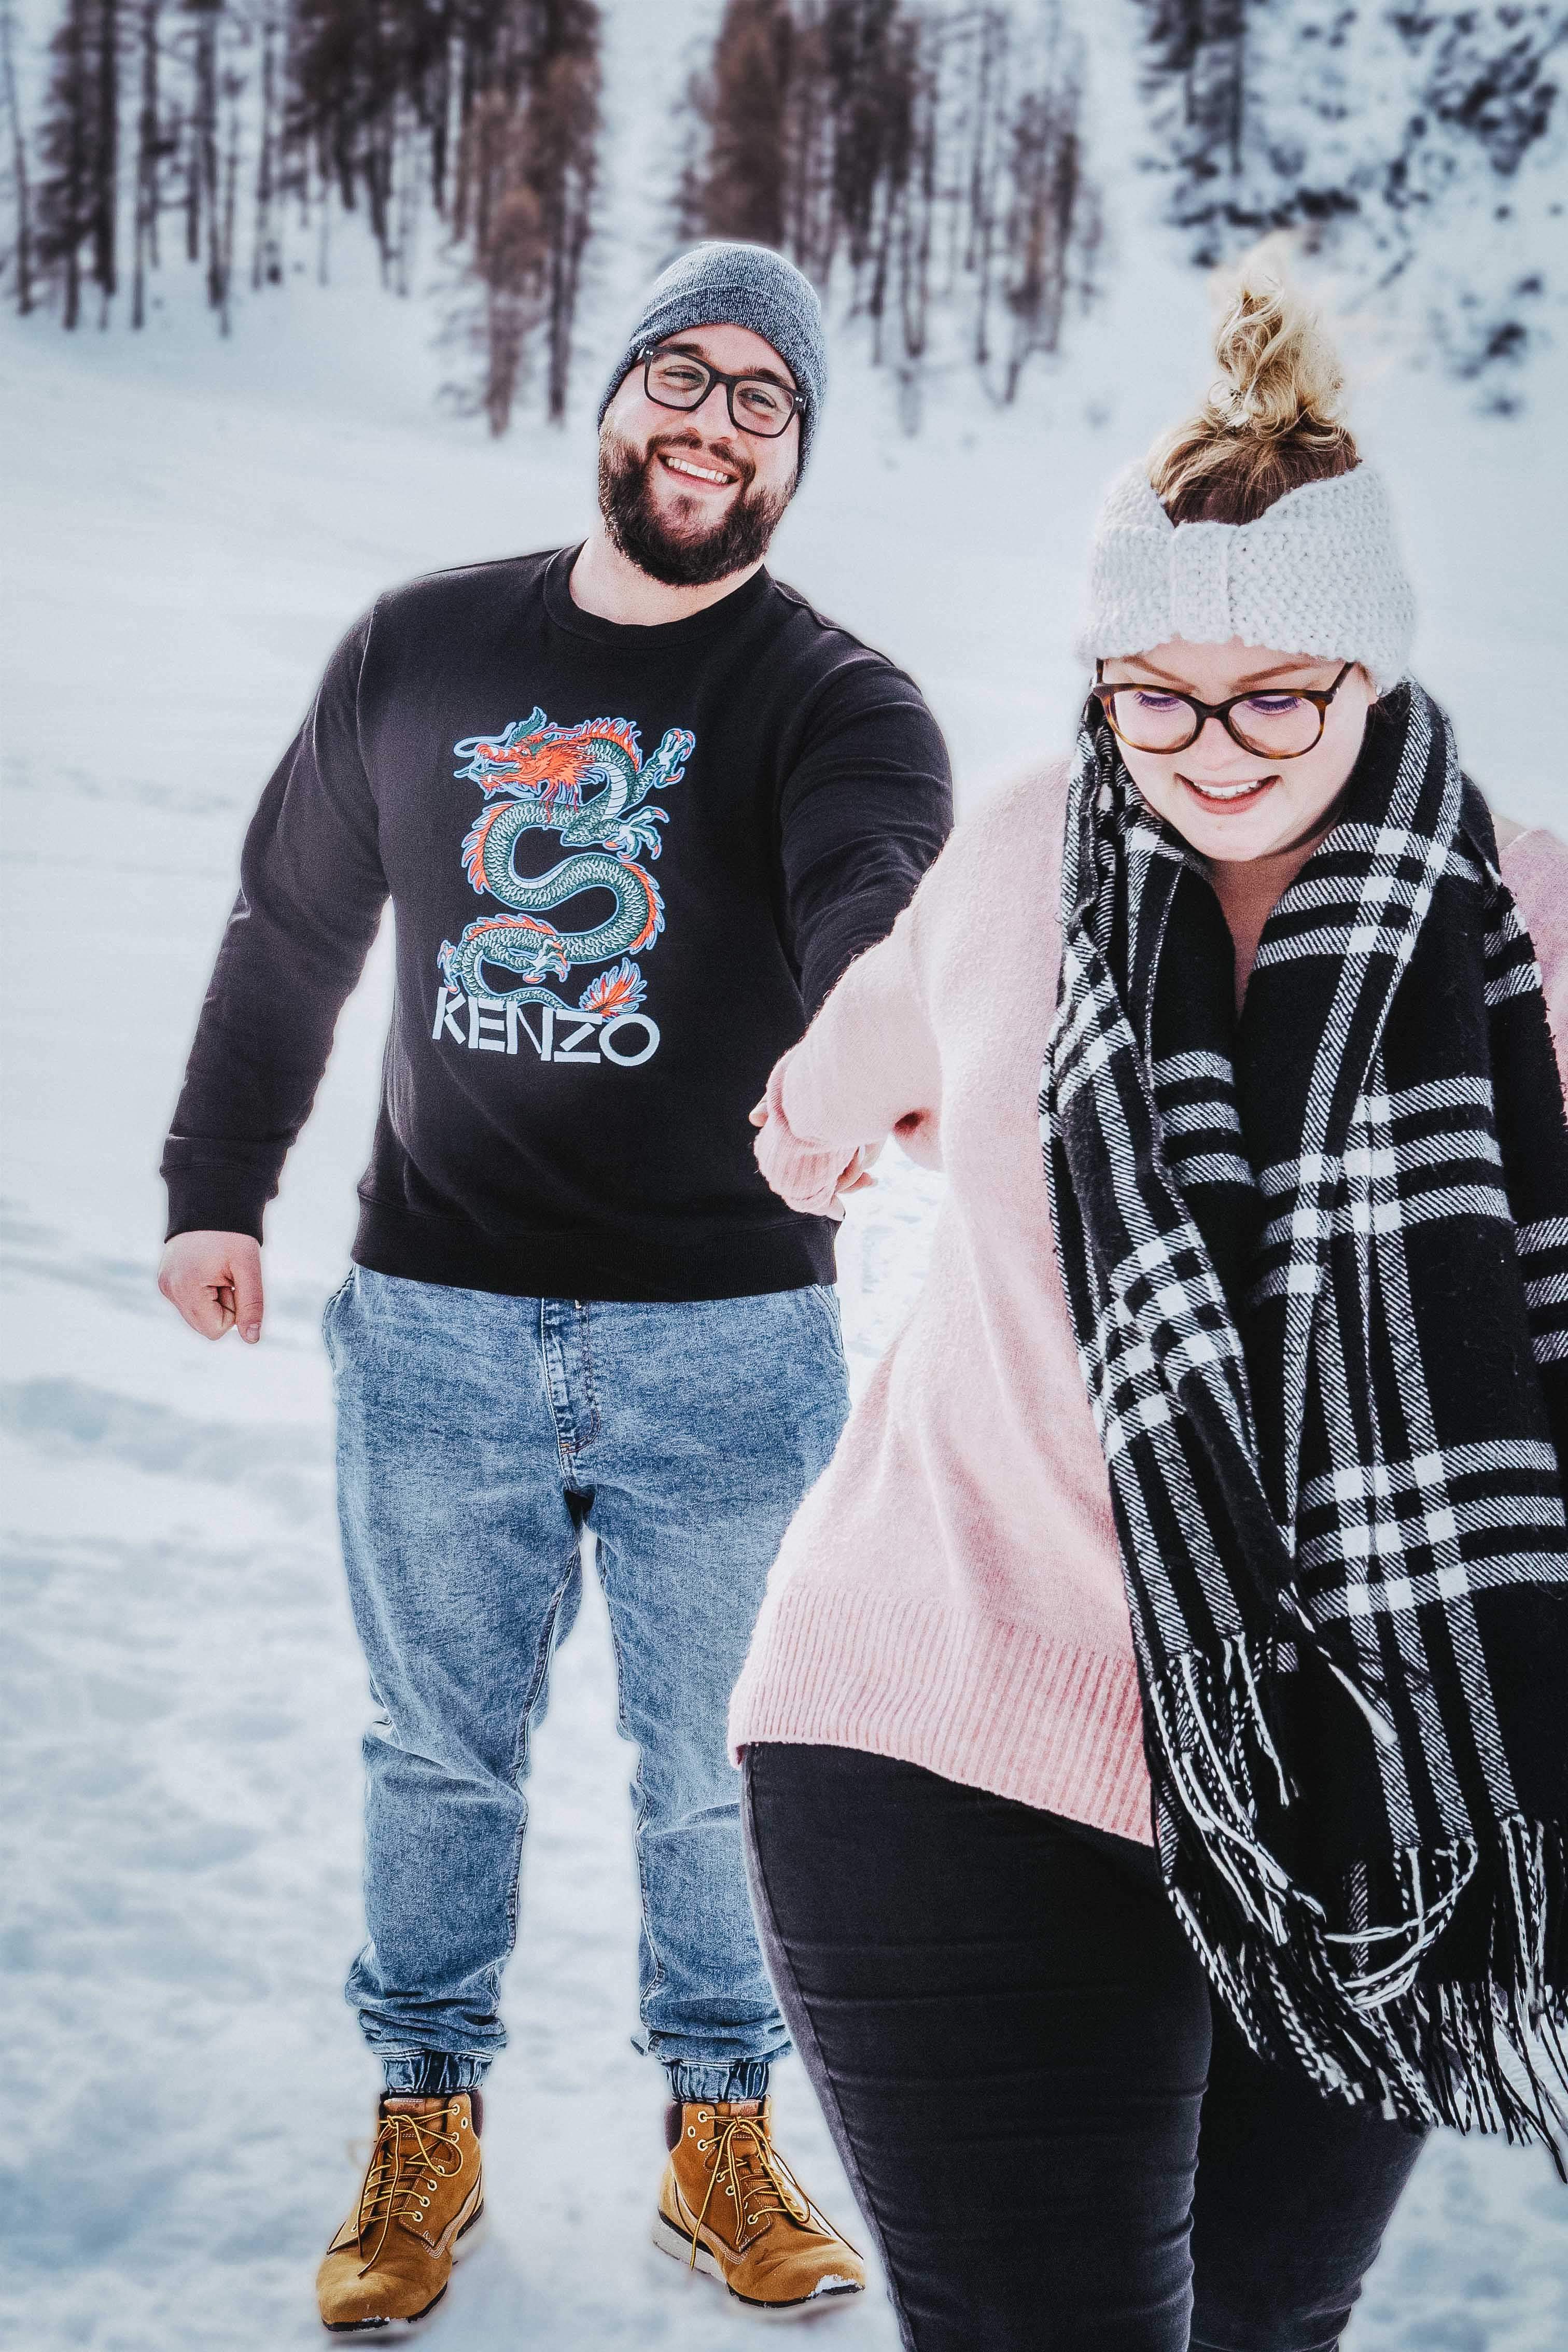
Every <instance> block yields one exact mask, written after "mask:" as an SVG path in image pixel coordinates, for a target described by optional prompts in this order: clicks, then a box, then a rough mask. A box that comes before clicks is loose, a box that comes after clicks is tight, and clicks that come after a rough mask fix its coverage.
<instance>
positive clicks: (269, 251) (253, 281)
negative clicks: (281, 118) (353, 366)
mask: <svg viewBox="0 0 1568 2352" xmlns="http://www.w3.org/2000/svg"><path fill="white" fill-rule="evenodd" d="M277 49H278V25H277V21H276V19H275V18H274V17H273V16H272V15H271V14H270V12H268V15H267V16H264V17H263V18H262V22H261V92H260V97H261V107H260V119H259V121H258V127H257V148H256V227H255V233H254V236H253V237H252V241H251V251H250V285H251V291H252V292H253V293H259V292H260V290H261V289H262V287H263V286H276V285H277V284H278V282H279V279H280V278H281V277H282V275H283V269H282V264H281V262H280V260H279V253H278V238H277V236H276V234H275V232H274V230H273V226H272V206H273V201H274V197H275V194H276V186H275V184H276V180H277V174H278V159H277V149H278V67H277Z"/></svg>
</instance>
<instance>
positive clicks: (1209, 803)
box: [1176, 768, 1279, 816]
mask: <svg viewBox="0 0 1568 2352" xmlns="http://www.w3.org/2000/svg"><path fill="white" fill-rule="evenodd" d="M1176 782H1178V783H1179V784H1184V785H1185V786H1186V789H1187V790H1188V792H1190V793H1193V794H1194V795H1195V797H1196V798H1197V799H1198V800H1199V801H1201V802H1202V803H1203V805H1204V807H1205V808H1206V809H1213V810H1215V812H1216V814H1219V815H1221V816H1223V815H1225V814H1226V813H1227V812H1229V811H1232V810H1240V809H1248V808H1252V807H1255V806H1256V804H1257V803H1258V802H1259V801H1260V800H1261V799H1262V798H1263V795H1264V793H1266V792H1267V791H1268V787H1269V785H1270V784H1277V783H1278V782H1279V772H1278V771H1276V772H1274V773H1273V774H1270V775H1267V776H1247V777H1244V778H1243V779H1242V781H1241V782H1240V783H1226V784H1222V783H1218V782H1213V783H1200V782H1199V781H1198V779H1197V777H1196V776H1184V775H1183V773H1182V772H1181V770H1180V769H1179V768H1178V769H1177V770H1176Z"/></svg>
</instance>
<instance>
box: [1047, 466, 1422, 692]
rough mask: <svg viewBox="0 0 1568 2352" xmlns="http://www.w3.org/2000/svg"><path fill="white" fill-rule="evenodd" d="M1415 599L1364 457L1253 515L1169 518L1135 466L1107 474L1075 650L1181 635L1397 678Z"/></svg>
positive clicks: (1094, 653)
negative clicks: (1111, 477)
mask: <svg viewBox="0 0 1568 2352" xmlns="http://www.w3.org/2000/svg"><path fill="white" fill-rule="evenodd" d="M1414 629H1415V596H1414V594H1413V593H1412V591H1411V586H1410V583H1409V581H1408V579H1407V578H1406V577H1405V567H1404V564H1403V563H1402V562H1401V561H1400V556H1399V546H1398V541H1397V539H1396V537H1395V534H1394V514H1393V509H1392V508H1391V506H1390V504H1389V499H1388V493H1387V491H1386V490H1385V488H1384V485H1383V479H1382V477H1381V476H1380V475H1379V474H1377V473H1375V472H1374V471H1373V468H1372V467H1370V466H1357V467H1353V468H1352V471H1351V472H1350V473H1348V474H1339V475H1336V476H1335V477H1334V478H1332V479H1331V480H1330V481H1324V482H1304V483H1303V484H1302V485H1301V488H1300V489H1299V490H1288V491H1287V492H1286V494H1285V496H1284V497H1283V498H1282V499H1276V500H1275V502H1274V504H1273V505H1272V506H1271V507H1269V508H1268V510H1267V511H1266V512H1265V513H1263V514H1261V515H1259V516H1258V520H1257V521H1256V522H1241V523H1234V522H1184V523H1173V521H1172V520H1171V518H1170V516H1169V515H1168V514H1167V513H1166V512H1165V509H1164V508H1163V506H1162V505H1161V504H1160V501H1159V499H1157V498H1156V497H1155V495H1154V492H1153V490H1152V488H1151V486H1150V482H1149V477H1148V475H1147V474H1146V473H1145V472H1144V470H1143V467H1142V464H1141V463H1140V464H1137V465H1132V466H1129V467H1128V468H1127V470H1126V471H1125V473H1122V474H1119V475H1118V477H1117V478H1116V480H1115V481H1114V482H1113V483H1112V484H1111V487H1110V492H1109V494H1108V496H1107V498H1106V500H1105V504H1104V505H1103V506H1102V507H1101V509H1100V520H1099V521H1098V523H1097V524H1096V526H1095V533H1094V544H1093V547H1092V549H1091V551H1090V554H1089V608H1088V611H1087V613H1086V614H1085V616H1084V621H1083V625H1082V626H1081V628H1080V629H1079V634H1078V637H1077V639H1076V641H1075V646H1074V650H1075V652H1076V653H1077V655H1078V656H1079V660H1080V661H1085V662H1095V661H1103V660H1108V659H1110V656H1113V655H1127V654H1137V653H1147V652H1148V651H1149V649H1150V647H1151V646H1163V645H1165V644H1167V643H1168V642H1169V640H1170V639H1171V638H1173V637H1182V638H1184V639H1185V640H1186V642H1187V643H1188V644H1189V645H1205V646H1206V645H1224V644H1225V643H1226V640H1227V639H1229V638H1231V637H1239V638H1240V639H1241V641H1242V643H1243V644H1244V645H1248V646H1270V647H1272V648H1273V649H1274V650H1275V651H1276V652H1279V653H1290V654H1312V655H1314V656H1317V657H1318V658H1319V659H1321V660H1323V661H1355V662H1360V663H1361V664H1362V665H1363V667H1364V668H1365V669H1366V671H1367V673H1368V675H1369V676H1370V677H1371V678H1372V681H1373V686H1374V688H1375V689H1376V691H1377V692H1378V693H1379V694H1380V695H1381V694H1386V693H1387V691H1388V689H1389V688H1390V687H1392V686H1396V685H1397V684H1398V682H1399V680H1400V679H1401V678H1402V677H1405V672H1406V668H1407V665H1408V662H1409V656H1410V639H1411V635H1412V633H1413V631H1414Z"/></svg>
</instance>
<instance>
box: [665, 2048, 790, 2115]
mask: <svg viewBox="0 0 1568 2352" xmlns="http://www.w3.org/2000/svg"><path fill="white" fill-rule="evenodd" d="M772 2064H773V2061H772V2059H771V2058H735V2059H730V2060H721V2062H720V2063H718V2064H717V2065H696V2064H693V2063H692V2062H691V2061H690V2060H689V2059H685V2058H667V2059H666V2060H665V2061H664V2071H665V2073H666V2074H668V2076H669V2095H670V2097H671V2098H672V2099H679V2100H680V2101H681V2102H682V2104H683V2105H689V2104H690V2103H691V2102H692V2101H693V2100H696V2099H711V2100H714V2101H715V2102H717V2101H720V2100H724V2099H765V2098H766V2096H767V2095H768V2071H769V2069H770V2067H771V2066H772Z"/></svg>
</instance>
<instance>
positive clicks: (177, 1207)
mask: <svg viewBox="0 0 1568 2352" xmlns="http://www.w3.org/2000/svg"><path fill="white" fill-rule="evenodd" d="M163 1181H164V1182H165V1184H166V1185H167V1187H168V1193H169V1222H168V1224H167V1225H166V1227H165V1228H164V1233H163V1239H164V1240H165V1241H166V1242H172V1241H173V1240H174V1236H175V1234H249V1235H250V1238H251V1240H252V1241H253V1242H259V1241H260V1239H261V1219H262V1213H263V1212H264V1210H265V1209H266V1207H267V1203H268V1201H269V1200H270V1198H271V1192H270V1191H258V1187H257V1184H256V1181H255V1180H254V1178H251V1177H246V1176H241V1175H238V1174H228V1173H226V1172H225V1171H222V1170H220V1169H216V1168H178V1169H168V1170H166V1171H164V1179H163Z"/></svg>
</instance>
